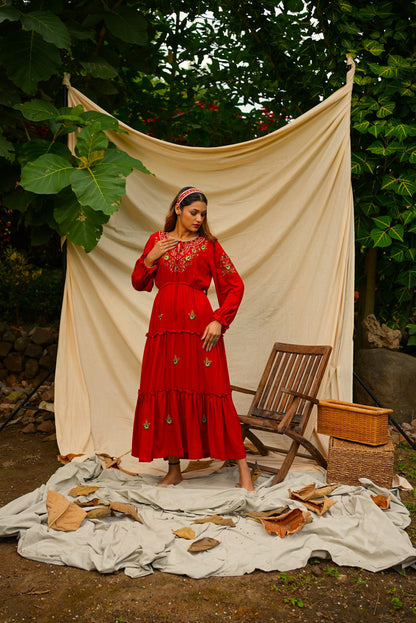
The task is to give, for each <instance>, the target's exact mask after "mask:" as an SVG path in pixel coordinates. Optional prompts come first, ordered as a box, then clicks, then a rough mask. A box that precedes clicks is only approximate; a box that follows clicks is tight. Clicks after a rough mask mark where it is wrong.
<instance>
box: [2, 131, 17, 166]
mask: <svg viewBox="0 0 416 623" xmlns="http://www.w3.org/2000/svg"><path fill="white" fill-rule="evenodd" d="M0 157H1V158H6V160H9V161H10V162H13V161H14V145H13V143H11V142H10V141H8V140H7V138H5V137H4V136H3V134H2V130H0Z"/></svg>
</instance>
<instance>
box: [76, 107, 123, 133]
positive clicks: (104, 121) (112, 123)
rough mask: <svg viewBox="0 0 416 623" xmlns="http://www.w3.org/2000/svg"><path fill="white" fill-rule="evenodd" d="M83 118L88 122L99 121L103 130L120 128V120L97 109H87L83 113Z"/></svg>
mask: <svg viewBox="0 0 416 623" xmlns="http://www.w3.org/2000/svg"><path fill="white" fill-rule="evenodd" d="M82 117H83V119H84V120H85V121H87V122H88V123H92V122H93V121H99V122H100V124H101V129H102V130H116V131H117V130H118V121H117V119H115V118H114V117H111V116H110V115H106V114H104V113H102V112H98V111H96V110H87V111H86V112H84V113H83V115H82Z"/></svg>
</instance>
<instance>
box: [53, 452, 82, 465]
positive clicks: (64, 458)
mask: <svg viewBox="0 0 416 623" xmlns="http://www.w3.org/2000/svg"><path fill="white" fill-rule="evenodd" d="M77 456H84V455H83V454H58V461H59V462H60V463H62V464H63V465H67V464H68V463H71V461H72V459H75V458H76V457H77Z"/></svg>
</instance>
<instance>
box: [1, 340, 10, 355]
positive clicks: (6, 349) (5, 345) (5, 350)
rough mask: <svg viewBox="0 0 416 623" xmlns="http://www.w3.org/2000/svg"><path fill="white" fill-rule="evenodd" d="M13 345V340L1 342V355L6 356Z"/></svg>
mask: <svg viewBox="0 0 416 623" xmlns="http://www.w3.org/2000/svg"><path fill="white" fill-rule="evenodd" d="M11 347H12V343H11V342H0V357H6V355H8V354H9V352H10V349H11Z"/></svg>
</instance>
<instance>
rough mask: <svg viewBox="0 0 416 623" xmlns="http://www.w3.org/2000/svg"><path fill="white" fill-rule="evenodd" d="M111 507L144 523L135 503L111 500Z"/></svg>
mask: <svg viewBox="0 0 416 623" xmlns="http://www.w3.org/2000/svg"><path fill="white" fill-rule="evenodd" d="M110 508H111V510H113V511H117V512H118V513H124V514H125V515H130V517H133V519H135V520H136V521H138V522H139V523H143V521H142V520H141V519H140V517H139V516H138V514H137V511H136V507H135V506H134V505H133V504H121V503H120V502H110Z"/></svg>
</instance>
